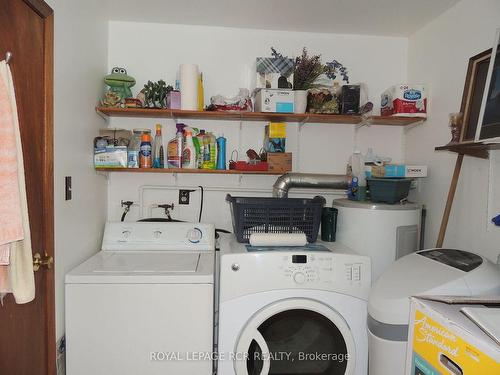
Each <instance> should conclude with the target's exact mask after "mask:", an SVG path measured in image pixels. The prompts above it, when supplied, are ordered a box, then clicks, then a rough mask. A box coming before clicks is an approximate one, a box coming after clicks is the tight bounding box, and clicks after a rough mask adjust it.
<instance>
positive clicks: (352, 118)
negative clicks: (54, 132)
mask: <svg viewBox="0 0 500 375" xmlns="http://www.w3.org/2000/svg"><path fill="white" fill-rule="evenodd" d="M96 111H97V112H98V113H100V114H102V115H105V116H109V117H142V118H172V119H181V118H185V119H201V120H226V121H227V120H229V121H231V120H232V121H277V122H298V123H323V124H360V123H363V118H362V117H361V116H358V115H325V114H315V113H300V114H296V113H264V112H215V111H214V112H212V111H186V110H180V109H150V108H113V107H96ZM422 121H425V119H423V118H420V117H403V116H370V117H368V123H370V124H373V125H392V126H406V125H414V124H417V123H420V122H422Z"/></svg>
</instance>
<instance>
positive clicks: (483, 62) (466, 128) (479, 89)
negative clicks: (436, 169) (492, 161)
mask: <svg viewBox="0 0 500 375" xmlns="http://www.w3.org/2000/svg"><path fill="white" fill-rule="evenodd" d="M490 59H491V48H490V49H488V50H486V51H484V52H481V53H479V54H477V55H475V56H472V57H471V58H470V59H469V66H468V68H467V76H466V78H465V86H464V93H463V96H462V105H461V106H460V112H462V113H463V126H462V132H461V135H460V142H466V141H473V140H474V139H475V137H476V130H477V124H478V123H479V113H480V112H481V103H482V99H483V93H484V88H485V85H486V78H487V76H488V67H489V65H490Z"/></svg>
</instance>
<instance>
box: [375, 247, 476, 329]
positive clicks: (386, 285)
mask: <svg viewBox="0 0 500 375" xmlns="http://www.w3.org/2000/svg"><path fill="white" fill-rule="evenodd" d="M466 275H467V272H464V271H462V270H460V269H458V268H454V267H451V266H448V265H446V264H444V263H441V262H438V261H435V260H433V259H430V258H428V257H425V256H422V255H420V254H419V253H413V254H410V255H407V256H405V257H402V258H400V259H398V260H397V261H396V262H394V263H393V264H392V265H391V266H389V267H388V268H387V270H386V271H385V272H384V273H383V274H382V276H380V278H379V279H378V280H377V281H376V282H375V284H374V285H373V287H372V290H371V291H370V297H369V301H368V313H369V315H370V316H371V317H372V318H373V319H375V320H377V321H378V322H381V323H387V324H408V316H409V309H410V303H409V297H411V296H418V295H425V294H430V295H438V294H443V295H463V296H469V295H470V294H471V291H470V289H469V287H468V285H467V283H466V282H465V280H464V277H465V276H466Z"/></svg>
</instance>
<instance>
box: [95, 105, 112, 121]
mask: <svg viewBox="0 0 500 375" xmlns="http://www.w3.org/2000/svg"><path fill="white" fill-rule="evenodd" d="M95 111H96V113H97V115H98V116H99V117H101V118H102V119H103V120H104V121H106V123H107V124H109V121H110V119H109V116H108V115H105V114H104V113H102V112H101V111H99V109H98V108H96V110H95Z"/></svg>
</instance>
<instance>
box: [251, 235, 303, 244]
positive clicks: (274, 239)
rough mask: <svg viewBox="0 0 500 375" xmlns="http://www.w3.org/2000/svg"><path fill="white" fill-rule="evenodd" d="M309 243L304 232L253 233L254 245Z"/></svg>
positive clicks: (252, 240) (252, 241) (252, 242)
mask: <svg viewBox="0 0 500 375" xmlns="http://www.w3.org/2000/svg"><path fill="white" fill-rule="evenodd" d="M306 244H307V239H306V235H305V234H304V233H252V234H251V235H250V245H252V246H304V245H306Z"/></svg>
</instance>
